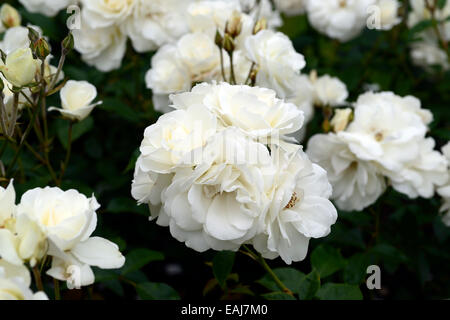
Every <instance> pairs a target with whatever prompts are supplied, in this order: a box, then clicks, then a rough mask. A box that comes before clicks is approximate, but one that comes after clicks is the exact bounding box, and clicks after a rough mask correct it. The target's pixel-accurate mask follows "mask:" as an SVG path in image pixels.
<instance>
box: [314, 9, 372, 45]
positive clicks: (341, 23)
mask: <svg viewBox="0 0 450 320" xmlns="http://www.w3.org/2000/svg"><path fill="white" fill-rule="evenodd" d="M375 1H376V0H320V1H316V0H312V1H307V4H306V9H307V13H308V19H309V22H310V23H311V25H312V26H313V27H314V28H315V29H317V30H318V31H319V32H321V33H324V34H326V35H327V36H329V37H330V38H333V39H338V40H340V41H342V42H346V41H349V40H351V39H353V38H355V37H356V36H358V35H359V34H360V33H361V32H362V31H363V29H364V27H365V26H366V22H367V18H368V12H367V9H368V8H369V6H371V5H373V4H375Z"/></svg>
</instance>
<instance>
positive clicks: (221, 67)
mask: <svg viewBox="0 0 450 320" xmlns="http://www.w3.org/2000/svg"><path fill="white" fill-rule="evenodd" d="M219 51H220V71H221V72H222V79H223V81H225V82H227V77H226V76H225V67H224V64H223V50H222V48H220V47H219Z"/></svg>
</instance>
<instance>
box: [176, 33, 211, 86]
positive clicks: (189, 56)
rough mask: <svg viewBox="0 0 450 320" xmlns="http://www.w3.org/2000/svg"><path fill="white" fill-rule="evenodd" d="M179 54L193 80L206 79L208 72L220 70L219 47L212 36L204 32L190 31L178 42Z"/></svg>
mask: <svg viewBox="0 0 450 320" xmlns="http://www.w3.org/2000/svg"><path fill="white" fill-rule="evenodd" d="M177 49H178V50H177V51H178V55H179V57H180V59H181V61H182V62H183V65H184V66H186V67H187V68H188V69H189V71H190V73H191V74H192V75H193V81H198V79H200V80H206V79H207V78H208V74H211V73H212V72H219V70H218V69H219V68H220V58H219V52H220V51H219V48H218V47H217V46H216V44H215V43H214V41H213V40H212V39H211V37H209V36H207V35H206V34H204V33H201V32H196V33H189V34H187V35H185V36H183V37H182V38H181V39H180V40H179V41H178V42H177Z"/></svg>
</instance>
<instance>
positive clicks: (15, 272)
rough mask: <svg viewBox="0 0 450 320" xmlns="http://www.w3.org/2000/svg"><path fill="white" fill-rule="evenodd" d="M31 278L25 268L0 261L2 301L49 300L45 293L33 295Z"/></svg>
mask: <svg viewBox="0 0 450 320" xmlns="http://www.w3.org/2000/svg"><path fill="white" fill-rule="evenodd" d="M30 285H31V277H30V274H29V272H28V270H27V268H26V267H25V266H20V267H19V266H16V265H10V264H8V263H7V262H5V261H3V260H0V300H48V297H47V296H46V294H45V293H44V292H37V293H33V292H32V291H31V289H30Z"/></svg>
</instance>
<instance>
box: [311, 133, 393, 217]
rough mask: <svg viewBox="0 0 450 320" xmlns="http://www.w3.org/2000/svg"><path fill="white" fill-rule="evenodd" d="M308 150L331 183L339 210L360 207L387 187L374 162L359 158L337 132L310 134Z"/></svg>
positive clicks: (379, 194) (358, 208) (372, 201)
mask: <svg viewBox="0 0 450 320" xmlns="http://www.w3.org/2000/svg"><path fill="white" fill-rule="evenodd" d="M307 153H308V156H309V157H310V158H311V160H312V161H313V162H316V163H318V164H319V165H320V166H322V167H323V168H324V169H325V170H326V171H327V173H328V179H329V180H330V182H331V185H332V186H333V196H332V199H333V200H334V201H335V203H336V205H337V207H338V208H339V209H341V210H345V211H360V210H363V209H364V208H366V207H368V206H370V205H372V204H373V203H375V201H376V200H377V199H378V198H379V197H380V196H381V195H382V194H383V192H384V191H385V190H386V182H385V178H384V177H383V175H382V173H381V171H380V170H379V168H378V167H377V165H376V164H375V163H374V162H371V161H364V160H361V159H359V158H358V157H357V156H356V155H355V154H354V153H353V152H352V151H351V150H350V149H349V146H348V143H347V141H345V139H343V138H342V136H341V135H340V134H339V133H338V134H337V135H336V134H333V133H330V134H318V135H315V136H313V137H312V138H311V139H310V140H309V142H308V149H307Z"/></svg>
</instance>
